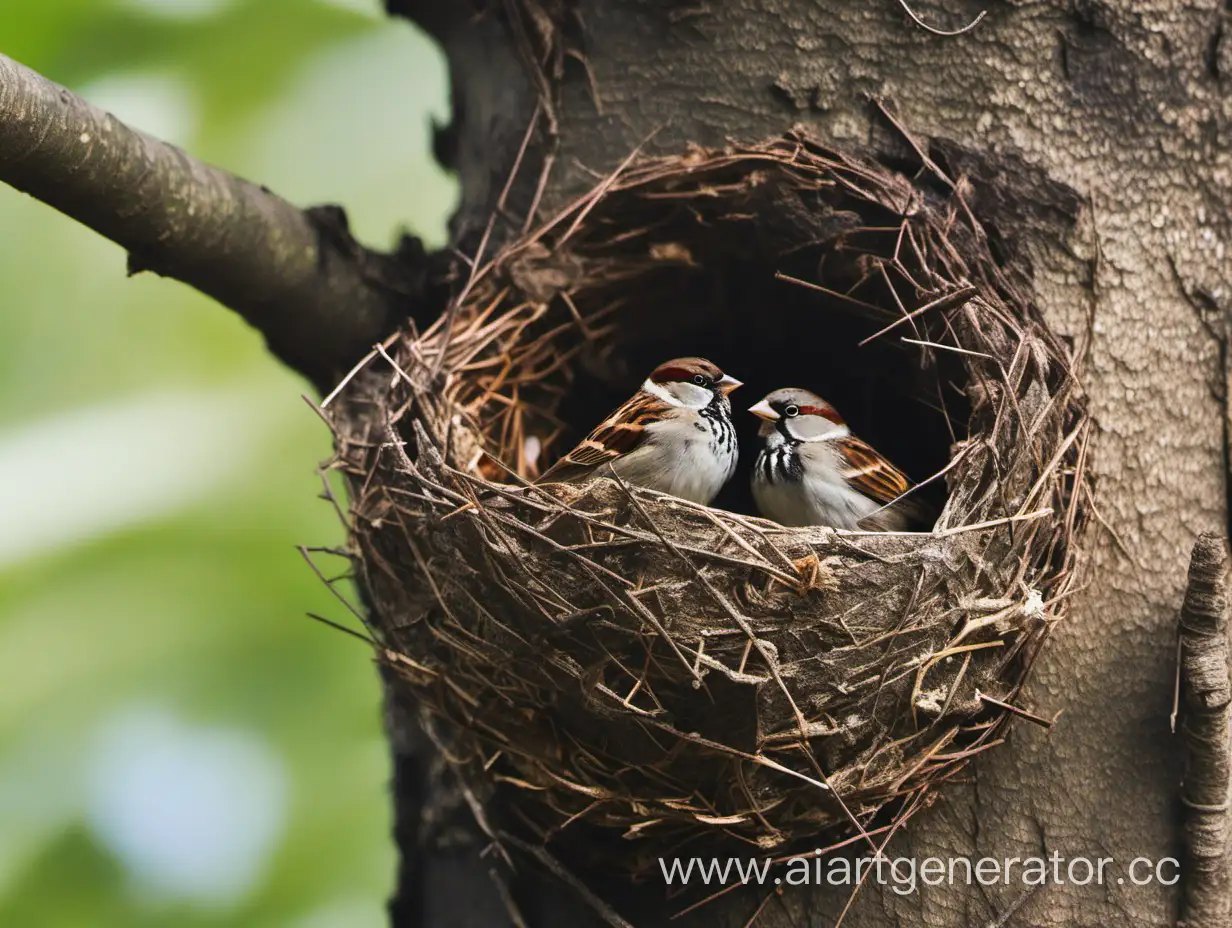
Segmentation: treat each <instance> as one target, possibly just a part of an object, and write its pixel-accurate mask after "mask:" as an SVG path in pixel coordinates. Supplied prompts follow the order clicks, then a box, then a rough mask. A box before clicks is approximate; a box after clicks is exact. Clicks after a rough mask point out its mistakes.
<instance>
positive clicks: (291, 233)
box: [0, 55, 427, 389]
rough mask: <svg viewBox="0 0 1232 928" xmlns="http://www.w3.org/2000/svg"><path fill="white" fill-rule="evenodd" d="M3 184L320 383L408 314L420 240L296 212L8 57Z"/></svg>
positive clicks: (326, 214) (415, 293) (0, 125)
mask: <svg viewBox="0 0 1232 928" xmlns="http://www.w3.org/2000/svg"><path fill="white" fill-rule="evenodd" d="M0 181H4V182H5V183H8V184H10V185H12V186H13V187H16V188H17V189H18V190H21V191H24V192H25V193H28V194H30V195H31V196H33V197H35V198H37V199H39V200H42V201H43V202H44V203H47V204H49V205H51V206H54V207H55V208H56V209H58V210H60V211H61V212H63V213H65V214H66V215H68V216H70V217H72V218H73V219H76V220H78V221H79V222H81V223H83V224H85V225H86V226H89V227H90V228H91V229H93V230H94V231H96V232H98V233H100V234H101V235H104V236H106V237H107V238H109V239H111V240H112V241H113V242H115V243H116V244H118V245H120V246H121V247H123V248H125V249H127V251H128V253H129V272H130V273H137V272H139V271H144V270H149V271H154V272H155V273H157V274H161V275H163V276H165V277H173V278H175V279H177V280H180V281H183V282H184V283H186V284H189V285H190V286H192V287H195V288H196V289H198V290H200V291H201V292H203V293H205V294H208V295H209V296H211V297H213V298H214V299H216V300H218V301H219V302H220V303H222V304H223V305H225V306H228V307H230V308H231V309H233V310H235V311H236V312H237V313H239V314H240V315H241V316H242V317H243V318H244V319H245V320H246V321H247V322H248V323H249V324H251V325H252V326H253V327H254V328H256V329H257V330H258V331H260V332H261V333H262V334H263V335H264V336H265V339H266V343H267V344H268V345H269V348H270V350H271V351H272V352H273V353H274V354H275V355H277V356H278V357H279V358H280V359H281V360H282V361H283V362H285V363H286V364H287V365H289V366H290V367H292V368H294V369H295V370H297V371H299V372H301V373H303V374H304V375H306V376H308V377H309V378H310V379H312V380H313V381H314V383H316V385H317V386H318V387H320V388H322V389H324V388H326V387H327V386H328V385H330V384H331V383H332V381H333V380H334V379H335V378H336V377H338V376H339V375H340V374H341V373H342V372H343V371H345V370H346V369H348V368H349V367H350V366H351V365H352V364H353V363H354V362H355V361H356V360H357V359H358V358H359V357H360V356H361V355H362V354H363V353H364V352H365V351H366V350H368V349H369V348H370V347H371V346H372V344H373V343H374V342H375V341H377V340H379V339H380V338H382V337H384V336H385V335H386V334H388V333H389V332H390V331H391V330H392V329H393V328H394V327H395V326H396V325H397V323H398V322H399V321H400V319H401V318H403V317H405V316H407V315H410V314H411V307H412V304H413V303H414V302H415V300H416V297H420V298H422V293H423V289H424V287H425V286H426V271H425V266H426V264H427V259H426V258H425V256H424V254H423V249H422V246H420V244H419V242H418V241H417V240H413V239H408V240H406V241H405V242H404V244H403V247H402V248H401V249H400V250H399V253H397V254H394V255H383V254H378V253H374V252H371V251H368V250H366V249H364V248H363V247H362V246H360V245H359V244H358V243H357V242H356V241H355V240H354V239H353V238H352V237H351V235H350V232H349V231H348V229H347V225H346V216H345V214H344V213H343V211H342V210H341V209H340V208H337V207H320V208H316V209H310V210H307V211H304V210H300V209H298V208H296V207H295V206H293V205H292V204H290V203H288V202H287V201H286V200H283V199H282V198H281V197H278V196H276V195H275V194H273V193H270V192H269V191H268V190H266V189H265V188H263V187H259V186H257V185H256V184H252V183H250V182H248V181H246V180H243V179H241V178H238V177H235V176H234V175H231V174H228V173H227V172H226V171H222V170H220V169H218V168H215V167H211V166H209V165H206V164H203V163H202V162H200V161H197V160H195V159H193V158H191V157H189V156H188V155H187V154H185V153H184V152H183V151H181V150H180V149H178V148H176V147H174V146H172V145H168V144H166V143H164V142H160V141H158V140H156V139H153V138H151V137H149V136H147V135H144V134H142V133H140V132H137V131H136V130H134V129H130V128H129V127H128V126H125V125H124V124H123V123H121V122H120V121H119V120H117V119H116V118H115V117H113V116H112V115H111V114H109V113H105V112H103V111H102V110H100V109H98V108H97V107H94V106H92V105H90V104H89V103H87V102H86V101H84V100H82V99H81V98H80V97H78V96H76V95H75V94H73V93H71V92H70V91H68V90H66V89H64V88H63V87H60V86H59V85H57V84H54V83H52V82H51V81H49V80H47V79H46V78H44V77H42V76H40V75H38V74H36V73H35V72H34V71H31V70H30V69H29V68H26V67H24V66H23V65H21V64H18V63H17V62H15V61H13V60H12V59H10V58H7V57H5V56H4V55H0Z"/></svg>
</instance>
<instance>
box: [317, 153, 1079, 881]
mask: <svg viewBox="0 0 1232 928" xmlns="http://www.w3.org/2000/svg"><path fill="white" fill-rule="evenodd" d="M969 193H970V190H969V189H967V188H964V185H963V184H962V183H960V184H959V185H958V186H957V187H952V186H951V187H944V186H942V185H939V184H938V185H936V186H935V187H933V188H930V187H929V186H928V185H927V184H924V183H922V182H920V181H919V180H912V179H910V178H909V177H908V176H906V175H905V174H903V173H901V172H899V171H896V170H894V169H892V168H891V167H887V166H885V165H882V164H880V163H876V162H872V161H866V160H860V159H856V158H853V157H850V156H847V155H844V154H840V153H836V152H834V151H831V150H828V149H826V148H823V147H821V146H819V145H817V144H814V143H812V142H810V141H808V140H807V139H806V138H805V137H803V136H802V135H800V134H792V135H790V136H788V137H785V138H782V139H778V140H775V141H773V142H770V143H766V144H764V145H760V146H755V147H748V148H743V149H735V150H726V151H722V152H710V151H700V150H691V151H689V152H687V153H686V154H684V155H683V156H678V157H661V158H646V159H642V160H632V161H631V162H630V163H628V164H626V165H624V166H623V167H622V168H621V169H620V170H619V171H618V172H616V173H615V174H614V175H613V176H610V177H608V178H606V179H605V180H603V181H602V182H601V183H600V184H599V185H598V186H597V187H596V188H595V189H594V190H593V191H591V192H590V193H589V194H588V195H587V196H585V197H583V198H581V199H580V200H578V201H577V202H575V203H573V204H572V205H570V206H569V207H568V208H567V209H565V210H564V211H562V212H561V213H560V214H559V215H558V216H556V217H555V218H554V219H553V220H551V221H549V222H548V223H546V224H545V225H544V226H542V227H541V228H539V229H537V230H536V231H533V232H531V233H529V234H527V235H525V236H523V237H521V238H519V239H517V240H515V241H513V242H512V243H511V244H509V245H507V246H505V247H504V248H503V249H502V250H501V251H500V252H499V253H498V255H497V256H496V257H495V258H494V259H492V260H491V261H489V262H487V263H486V264H483V265H480V266H478V267H477V268H476V269H475V271H474V272H473V273H472V275H471V277H470V280H469V282H468V283H467V284H466V287H465V288H464V289H463V290H462V292H461V294H460V296H459V297H458V298H457V299H456V300H455V301H454V302H453V303H452V304H451V306H450V307H449V309H448V311H447V312H446V313H445V314H444V315H443V316H442V318H441V319H440V320H439V321H437V322H436V323H435V324H434V325H432V326H431V328H429V329H428V330H427V331H426V332H424V333H423V334H415V333H411V332H406V333H402V334H399V335H398V336H396V337H394V338H392V339H390V340H389V341H387V342H386V343H385V345H384V346H383V347H382V348H381V349H379V350H378V351H377V352H375V353H374V355H373V357H372V358H371V359H370V361H369V363H368V364H367V365H366V366H365V367H364V368H363V369H362V370H361V371H360V372H359V373H357V374H356V375H355V376H354V377H353V378H352V379H351V380H350V381H349V383H348V384H347V385H346V387H345V389H344V390H342V391H341V392H340V394H339V397H338V399H336V400H333V401H332V405H331V406H330V407H329V415H330V418H331V420H332V423H333V425H334V428H335V429H336V433H337V438H338V448H339V466H340V467H341V468H342V469H344V470H345V472H346V473H347V474H348V475H349V480H350V487H351V491H352V499H353V502H352V528H353V543H354V550H355V554H356V559H357V564H358V568H359V574H360V580H361V583H362V586H363V587H364V588H365V590H366V594H367V596H368V597H369V599H370V605H371V607H372V611H371V616H370V624H371V627H372V631H373V632H374V634H375V636H376V637H377V639H378V641H379V643H380V646H381V653H382V654H383V655H384V658H385V660H386V662H387V663H388V664H389V666H390V667H391V668H392V670H393V671H394V672H395V674H396V678H397V680H398V681H399V682H398V684H397V685H400V686H402V687H404V688H405V690H406V692H407V693H408V694H409V695H411V696H412V697H413V699H414V704H415V705H417V706H418V707H420V711H421V712H422V716H423V720H424V723H425V725H426V727H427V728H428V730H429V731H430V732H431V733H433V735H434V737H436V738H437V740H438V743H440V744H441V745H442V746H443V747H444V748H445V753H446V756H447V757H448V759H449V761H450V762H451V763H452V764H453V765H454V767H455V768H456V770H457V771H458V773H459V774H460V775H461V777H462V780H463V782H464V783H466V784H468V787H469V789H470V790H471V791H472V792H473V795H474V796H475V797H476V798H478V799H481V800H482V799H483V798H484V797H487V796H490V795H491V794H492V793H493V792H495V791H504V792H506V793H508V794H509V797H510V799H511V801H510V802H508V803H507V804H505V805H504V806H503V807H504V808H513V809H514V810H515V811H516V812H517V815H518V817H519V818H520V821H521V823H522V825H529V826H531V827H533V828H534V829H535V830H536V831H537V833H538V834H539V835H540V836H542V837H544V838H560V839H561V840H563V839H564V837H565V836H566V835H567V834H568V833H570V829H573V830H575V831H576V830H578V829H581V830H583V831H586V830H587V829H588V828H589V827H590V826H603V827H606V828H609V829H618V830H619V832H618V833H620V834H623V835H624V836H625V837H627V838H637V839H641V840H642V841H643V842H644V843H643V844H642V845H641V846H642V847H643V848H649V849H653V851H652V852H653V853H663V852H664V851H665V850H667V849H670V848H672V847H676V846H679V845H680V844H682V843H683V842H685V841H693V840H694V839H697V838H699V837H703V836H705V835H710V836H716V837H721V836H727V837H730V838H734V839H738V840H741V841H744V842H747V844H749V845H752V846H754V847H757V848H762V849H769V848H774V847H779V846H782V845H785V844H786V843H788V842H792V841H794V840H795V839H802V838H809V839H812V840H814V841H815V840H818V839H820V838H826V837H830V838H834V839H835V840H841V839H842V838H843V837H844V835H846V834H853V833H857V832H867V831H872V830H873V829H874V828H884V827H885V823H886V822H892V821H894V815H898V816H899V817H900V819H901V816H903V815H905V814H908V813H909V812H910V811H911V810H912V809H914V808H917V807H918V806H919V805H920V801H921V799H922V798H923V797H924V796H925V794H926V793H927V792H928V791H929V790H930V788H932V787H934V786H935V785H936V784H937V783H938V782H940V781H943V780H945V779H947V778H951V777H953V776H954V775H955V774H956V773H957V772H958V771H959V770H960V769H961V768H962V767H963V765H964V764H965V763H966V762H967V760H968V759H969V758H971V757H972V756H973V755H976V754H978V753H979V752H981V751H983V750H985V749H987V748H990V747H993V746H994V745H996V744H998V743H999V741H1000V738H1001V735H1002V733H1003V725H1004V723H1005V722H1006V720H1007V719H1008V718H1009V717H1010V716H1011V715H1013V714H1019V715H1029V713H1027V712H1026V711H1025V710H1023V709H1021V708H1019V707H1018V706H1017V702H1018V698H1019V692H1020V688H1021V686H1022V684H1023V681H1024V679H1025V676H1026V674H1027V671H1028V670H1029V668H1030V666H1031V665H1032V663H1033V661H1034V659H1035V657H1036V655H1037V653H1038V651H1039V648H1040V645H1041V644H1042V642H1043V641H1044V639H1045V637H1046V636H1047V633H1048V631H1049V629H1050V628H1051V627H1052V625H1053V624H1055V623H1056V621H1057V620H1058V619H1059V618H1060V617H1061V615H1062V613H1063V611H1064V609H1065V605H1066V600H1067V596H1068V594H1069V593H1070V591H1071V588H1072V584H1073V583H1074V564H1075V558H1076V553H1077V551H1076V538H1077V536H1078V534H1079V532H1080V529H1081V528H1082V525H1083V523H1084V522H1085V511H1086V508H1087V506H1086V503H1087V501H1088V500H1089V495H1088V494H1089V490H1088V488H1087V486H1086V477H1085V467H1084V463H1085V460H1086V456H1085V450H1084V448H1085V439H1086V436H1087V434H1088V420H1087V418H1086V413H1085V411H1084V403H1083V400H1082V396H1081V390H1080V387H1079V385H1078V383H1077V382H1076V380H1075V377H1074V375H1073V371H1072V365H1071V358H1070V354H1069V351H1068V349H1067V347H1066V344H1065V343H1064V342H1063V341H1062V340H1061V339H1060V338H1059V337H1058V336H1057V335H1055V334H1054V333H1053V332H1051V331H1050V330H1049V328H1048V327H1047V325H1046V324H1045V322H1044V321H1043V319H1042V317H1041V315H1040V313H1039V311H1038V310H1037V309H1036V307H1035V306H1034V305H1033V304H1032V303H1031V302H1030V300H1029V298H1028V296H1027V292H1028V288H1027V286H1026V284H1025V283H1024V282H1023V281H1021V280H1017V279H1015V278H1014V276H1013V274H1012V272H1011V271H1009V270H1007V268H1006V267H1005V266H1003V264H1002V263H1000V262H999V261H998V259H997V257H996V256H995V255H994V249H992V248H990V245H989V236H988V232H987V230H986V229H985V227H984V226H982V225H981V224H980V222H979V221H978V220H977V219H976V218H975V217H974V215H973V212H972V210H971V209H970V208H968V202H969V200H970V197H969V196H968V194H969ZM676 355H702V356H705V357H708V358H710V359H711V360H713V361H715V362H716V363H718V364H719V365H720V366H721V367H722V368H723V369H724V370H726V371H728V372H729V373H731V374H733V375H735V376H736V377H738V378H739V379H741V380H743V381H745V383H746V386H745V387H744V388H742V390H741V391H740V392H738V393H737V394H735V396H734V399H735V400H736V401H737V402H736V409H737V413H736V424H737V427H738V428H739V429H740V430H741V441H742V449H741V470H740V472H739V473H738V475H737V477H736V478H735V480H734V481H733V482H732V483H731V484H730V485H729V487H728V489H727V490H726V491H725V493H724V495H721V496H720V497H719V499H717V500H716V501H715V503H714V506H713V507H707V506H701V505H697V504H693V503H689V502H686V501H683V500H680V499H676V498H673V497H669V496H664V495H661V494H657V493H655V492H652V491H650V490H645V489H639V488H636V487H632V486H629V485H626V484H624V483H623V482H621V481H619V480H618V479H613V478H609V477H599V478H596V479H594V480H592V481H590V482H588V483H585V484H581V485H552V484H544V485H533V484H532V481H533V479H534V478H535V477H536V476H537V474H538V473H540V472H541V471H542V470H545V469H546V468H547V467H548V466H550V465H551V463H552V462H553V461H554V460H556V459H557V458H558V457H559V456H560V455H561V454H563V453H564V452H566V451H567V450H569V448H570V447H572V445H573V443H575V442H576V441H577V440H579V439H580V438H581V437H582V436H583V435H584V434H585V433H586V432H587V431H588V430H589V429H590V428H591V427H593V426H594V425H595V424H596V423H598V422H599V421H600V420H601V419H602V418H603V417H604V416H605V415H606V414H607V413H608V412H610V410H611V409H612V408H614V407H615V406H616V405H617V404H618V403H619V402H620V401H621V400H623V399H624V398H626V397H628V396H629V395H631V394H632V393H633V391H634V390H636V388H637V386H638V384H639V383H640V382H641V380H642V379H643V378H644V377H645V376H646V374H647V372H648V371H649V370H650V369H651V368H653V367H654V366H655V364H657V363H659V362H660V361H663V360H665V359H667V358H670V357H673V356H676ZM782 386H803V387H808V388H811V389H814V390H816V391H817V392H819V393H821V394H822V395H823V396H825V397H826V398H827V399H829V400H830V401H831V402H833V403H834V405H835V406H836V407H837V408H838V409H839V410H840V411H842V412H843V413H844V414H845V416H846V418H847V419H848V421H849V422H851V423H852V426H853V431H855V433H856V434H859V435H860V436H861V437H863V438H865V439H866V440H868V441H869V442H870V443H871V444H873V445H874V446H875V447H877V448H878V449H879V450H880V451H882V452H883V453H885V454H886V455H887V457H889V458H890V459H892V460H894V461H895V462H896V463H898V464H899V465H900V466H902V467H903V468H904V469H905V470H907V471H908V472H909V473H910V474H911V475H912V476H913V477H914V478H915V479H916V480H917V481H919V482H920V486H919V487H918V489H917V490H916V492H918V493H920V494H923V495H924V496H929V495H931V496H932V502H933V503H934V504H936V505H938V507H939V511H940V516H939V519H938V521H937V523H936V525H935V527H934V528H933V529H932V530H931V531H927V532H920V533H908V532H903V533H876V532H843V531H837V530H834V529H831V528H826V527H811V528H791V529H789V528H784V527H781V526H779V525H776V524H775V523H773V522H770V521H767V520H764V519H761V518H758V517H756V515H755V512H754V510H753V508H752V503H751V499H750V494H749V490H748V470H749V468H750V466H751V464H752V461H753V459H754V457H755V454H756V441H757V438H756V435H755V433H756V428H755V425H756V421H755V420H754V419H753V418H752V417H750V416H747V415H745V414H744V413H743V412H742V409H743V408H744V407H746V406H748V405H751V404H752V403H753V402H755V401H756V400H757V399H758V398H759V397H760V396H761V395H763V394H764V393H766V392H769V390H771V389H774V388H777V387H782ZM742 396H743V397H745V398H746V402H745V403H743V404H742V403H740V402H739V400H740V398H741V397H742ZM742 420H744V421H742ZM1040 721H1042V720H1040ZM588 833H590V832H588ZM645 859H646V858H643V861H644V860H645Z"/></svg>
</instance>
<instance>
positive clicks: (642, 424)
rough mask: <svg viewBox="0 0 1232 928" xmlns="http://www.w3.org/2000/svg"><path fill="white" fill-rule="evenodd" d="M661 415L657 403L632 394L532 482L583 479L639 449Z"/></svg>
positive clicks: (659, 403)
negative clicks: (649, 427) (650, 427)
mask: <svg viewBox="0 0 1232 928" xmlns="http://www.w3.org/2000/svg"><path fill="white" fill-rule="evenodd" d="M662 416H663V409H662V403H661V402H660V401H659V400H657V399H656V398H655V397H652V396H649V395H647V394H645V393H641V392H638V393H635V394H634V395H633V396H632V397H631V398H630V399H629V400H628V401H626V402H625V403H624V405H622V406H621V407H620V408H619V409H617V410H616V411H615V412H613V413H612V414H611V415H610V416H608V417H607V418H606V419H604V420H603V421H602V422H600V423H599V425H598V426H597V427H596V428H595V430H594V431H592V432H591V433H590V434H589V435H587V436H586V437H585V438H584V439H582V440H581V441H580V442H579V443H578V445H577V447H576V448H574V449H573V450H572V451H570V452H569V453H568V454H566V455H565V456H564V457H563V458H561V459H560V460H559V461H557V462H556V463H555V464H553V465H552V466H551V467H550V468H548V469H547V471H545V472H544V473H543V474H542V476H540V477H539V479H538V480H536V481H535V483H572V482H574V481H577V480H583V479H585V478H586V477H588V476H590V475H591V474H592V473H594V472H595V470H596V469H597V468H599V467H602V466H603V465H604V464H610V463H611V462H612V461H614V460H616V459H617V458H619V457H622V456H623V455H626V454H628V453H629V452H631V451H635V450H636V449H637V448H638V447H640V446H641V444H642V442H644V441H645V440H646V434H647V433H646V428H647V426H650V425H653V424H654V423H655V422H657V421H659V420H660V419H661V418H662Z"/></svg>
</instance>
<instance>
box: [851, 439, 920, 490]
mask: <svg viewBox="0 0 1232 928" xmlns="http://www.w3.org/2000/svg"><path fill="white" fill-rule="evenodd" d="M838 448H839V453H840V454H841V455H842V457H843V468H842V470H841V471H840V473H841V475H842V477H843V478H844V479H845V480H846V481H847V482H848V483H849V484H850V485H851V486H852V487H853V488H854V489H856V490H858V491H860V492H861V493H863V494H864V495H865V496H867V497H868V498H869V499H871V500H875V501H876V502H878V503H881V504H882V505H883V506H884V505H885V504H886V503H890V502H893V501H894V500H896V499H898V497H900V496H902V495H903V494H904V493H906V492H907V491H908V490H909V489H911V481H910V480H908V479H907V476H906V474H904V473H903V472H902V471H901V470H899V469H898V468H897V467H895V466H894V465H893V464H891V463H890V462H889V461H887V460H886V459H885V458H883V457H882V456H881V455H880V454H878V453H877V452H876V451H875V450H873V448H872V447H871V446H870V445H868V444H867V443H865V442H863V441H861V440H860V439H858V438H856V437H855V436H854V435H853V436H849V437H847V438H844V439H842V440H841V441H840V442H839V443H838Z"/></svg>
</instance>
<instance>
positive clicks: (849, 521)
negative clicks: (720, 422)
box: [749, 387, 930, 532]
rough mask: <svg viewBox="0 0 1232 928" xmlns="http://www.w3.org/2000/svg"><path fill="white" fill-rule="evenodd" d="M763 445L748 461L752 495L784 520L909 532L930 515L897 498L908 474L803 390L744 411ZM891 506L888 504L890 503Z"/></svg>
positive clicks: (905, 488)
mask: <svg viewBox="0 0 1232 928" xmlns="http://www.w3.org/2000/svg"><path fill="white" fill-rule="evenodd" d="M749 412H751V413H752V414H753V415H755V416H757V417H758V418H759V419H761V420H762V423H761V428H760V429H759V430H758V435H760V436H761V437H762V438H764V439H765V448H764V449H763V450H762V452H761V454H760V455H758V457H757V463H756V464H754V465H753V479H752V482H753V498H754V500H755V501H756V502H757V508H758V509H759V510H760V511H761V513H762V515H764V516H766V517H767V518H770V519H773V520H774V521H775V522H778V523H780V524H782V525H830V526H833V527H834V528H845V529H865V530H869V529H871V530H875V531H892V532H893V531H908V530H910V529H911V528H912V527H913V526H917V525H919V524H922V523H924V522H925V520H927V519H928V517H929V515H930V513H929V512H928V509H927V507H926V506H924V505H923V504H921V503H919V502H918V501H916V500H914V499H902V500H900V499H899V497H900V496H902V495H903V494H904V493H906V492H907V491H908V490H909V489H910V488H911V486H912V484H911V482H910V481H909V480H908V479H907V477H906V476H904V474H903V473H902V471H900V470H899V469H898V468H896V467H895V466H894V465H893V464H891V463H890V462H889V461H887V460H886V459H885V458H883V457H882V456H881V455H880V454H878V453H877V452H876V451H874V450H873V449H872V448H871V447H870V446H868V445H867V444H865V443H864V442H862V441H861V440H860V439H858V438H856V437H855V436H854V435H852V434H851V429H849V428H848V427H847V423H846V422H844V421H843V418H842V416H840V415H839V414H838V412H837V410H835V408H834V407H833V406H831V405H830V404H829V403H827V402H826V401H825V400H823V399H822V398H821V397H819V396H817V395H816V394H815V393H810V392H809V391H808V390H802V389H800V388H798V387H788V388H786V389H783V390H775V391H774V392H773V393H771V394H769V395H768V396H767V397H766V398H765V399H763V400H762V401H761V402H760V403H758V404H757V405H755V406H753V407H752V408H750V409H749ZM891 503H892V505H887V504H891Z"/></svg>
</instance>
